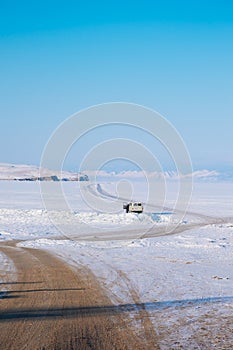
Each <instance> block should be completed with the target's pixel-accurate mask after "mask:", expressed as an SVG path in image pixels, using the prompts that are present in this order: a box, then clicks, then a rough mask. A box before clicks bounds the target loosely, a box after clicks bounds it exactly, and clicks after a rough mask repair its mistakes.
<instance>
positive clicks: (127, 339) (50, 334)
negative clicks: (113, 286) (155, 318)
mask: <svg viewBox="0 0 233 350" xmlns="http://www.w3.org/2000/svg"><path fill="white" fill-rule="evenodd" d="M0 251H2V252H3V253H4V254H6V255H7V256H8V257H9V258H10V259H12V261H13V263H14V264H15V267H16V269H17V272H18V280H17V282H9V283H6V285H5V286H4V287H6V288H7V289H8V290H9V291H8V292H6V294H5V295H3V296H2V298H1V299H0V349H1V350H23V349H27V350H39V349H40V350H59V349H62V350H66V349H80V350H85V349H97V350H98V349H99V350H112V349H117V350H118V349H119V350H121V349H134V350H136V349H140V350H143V349H149V350H151V349H153V350H156V349H159V347H158V343H157V337H156V334H155V332H154V331H153V327H152V326H151V324H148V321H147V322H144V323H143V322H142V324H143V327H144V329H143V331H142V332H141V335H140V336H139V335H136V334H135V333H134V332H133V331H132V329H131V328H130V326H129V324H130V320H129V312H130V311H127V305H123V306H122V305H119V306H113V305H112V304H111V302H110V300H109V299H108V297H107V296H105V294H104V292H103V290H102V289H101V287H100V285H99V284H98V281H96V279H95V278H94V276H93V275H92V274H91V272H90V271H88V270H85V269H80V270H72V269H71V268H70V267H68V266H67V265H66V264H64V263H63V262H62V261H60V260H58V259H57V258H55V257H53V256H51V255H50V254H49V253H47V252H44V251H40V250H31V249H23V248H18V247H16V246H15V244H14V243H11V244H10V243H5V244H3V243H2V244H1V245H0ZM145 313H146V311H145ZM144 316H145V318H146V315H144V314H141V317H144Z"/></svg>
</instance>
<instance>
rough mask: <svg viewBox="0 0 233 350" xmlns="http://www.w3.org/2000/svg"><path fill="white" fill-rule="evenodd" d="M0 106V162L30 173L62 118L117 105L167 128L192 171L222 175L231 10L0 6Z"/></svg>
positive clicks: (120, 4) (229, 113)
mask: <svg viewBox="0 0 233 350" xmlns="http://www.w3.org/2000/svg"><path fill="white" fill-rule="evenodd" d="M0 101H1V103H0V115H1V137H0V162H12V163H28V164H30V163H31V164H39V161H40V156H41V152H42V150H43V147H44V144H45V143H46V141H47V139H48V137H49V136H50V134H51V132H52V131H53V130H54V128H55V127H56V126H57V125H58V124H59V123H61V122H62V121H63V120H64V119H65V118H67V117H68V116H70V115H71V114H73V113H75V112H77V111H78V110H80V109H82V108H84V107H89V106H91V105H94V104H99V103H102V102H109V101H126V102H134V103H138V104H142V105H145V106H148V107H150V108H153V109H155V110H157V111H158V112H159V113H161V114H162V115H164V116H165V117H166V118H167V119H168V120H169V121H170V122H172V123H173V124H174V126H175V127H176V128H177V129H178V131H179V132H180V133H181V135H182V136H183V138H184V140H185V142H186V144H187V146H188V148H189V151H190V154H191V157H192V160H193V163H194V167H195V168H209V169H218V170H225V169H231V168H232V165H233V154H232V152H231V151H232V150H233V136H232V132H233V2H232V1H230V0H218V1H216V0H213V1H209V0H208V1H207V0H202V1H199V0H189V1H187V0H183V1H181V0H177V1H176V0H160V1H157V0H151V1H149V0H144V1H142V0H141V1H137V0H134V1H131V0H129V1H127V0H124V1H121V0H118V1H110V0H108V1H107V0H106V1H101V0H100V1H79V0H76V1H69V0H68V1H59V0H58V1H49V0H48V1H44V0H41V1H23V0H22V1H14V0H13V1H1V2H0ZM72 166H73V164H72V161H71V162H70V167H72Z"/></svg>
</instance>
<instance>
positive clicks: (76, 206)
mask: <svg viewBox="0 0 233 350" xmlns="http://www.w3.org/2000/svg"><path fill="white" fill-rule="evenodd" d="M51 185H52V186H53V185H54V184H52V183H51ZM173 185H174V184H172V183H171V184H170V186H171V191H169V196H170V197H169V196H168V199H167V201H168V202H167V203H168V204H169V203H170V204H171V205H172V204H173V203H174V196H173V192H172V188H173ZM65 186H67V187H66V195H67V198H69V200H70V203H72V205H71V207H72V209H73V210H72V211H71V212H68V213H64V212H58V211H57V212H54V213H53V215H54V216H55V217H56V220H57V221H56V222H58V219H59V220H60V221H61V222H62V221H63V220H65V221H66V223H67V222H69V224H70V226H72V227H73V226H75V228H76V230H77V232H78V231H79V230H83V232H87V230H92V229H94V230H95V228H96V225H97V226H98V229H100V228H102V229H103V230H104V229H107V230H109V228H110V229H111V228H112V229H114V230H115V229H117V230H122V228H124V230H127V229H132V228H135V229H136V228H137V229H139V230H140V228H141V230H142V231H143V230H144V229H145V227H146V226H147V225H151V224H153V225H154V224H155V225H161V226H162V225H165V224H167V222H169V223H172V222H173V221H174V220H176V218H175V215H173V214H172V213H171V212H170V213H164V214H163V215H162V214H161V213H152V212H146V213H145V214H143V215H142V216H137V215H133V214H130V215H127V214H123V213H122V212H121V213H114V214H104V213H98V212H94V211H93V210H91V208H90V207H88V205H87V203H84V202H83V200H82V195H81V192H80V191H79V189H78V187H77V186H76V184H65ZM72 186H75V187H73V188H72ZM174 186H175V185H174ZM103 187H104V188H105V190H106V191H108V192H110V191H112V192H113V193H114V188H113V185H112V184H105V185H104V186H103ZM135 188H136V190H135V191H136V192H135V193H134V195H135V196H138V197H140V195H141V194H142V187H140V186H139V184H138V183H137V186H136V187H135ZM232 190H233V184H232V183H197V184H195V187H194V193H193V197H192V201H191V204H190V206H189V211H190V212H192V213H191V214H189V213H188V214H187V215H186V217H185V218H184V221H185V222H186V224H187V223H188V224H189V222H190V221H191V222H195V220H196V222H197V223H200V222H201V221H203V223H206V225H205V226H203V227H198V226H197V227H196V228H193V229H192V230H188V231H184V232H183V233H180V234H177V235H171V236H164V237H156V238H150V239H136V238H132V239H124V240H119V239H118V240H108V241H98V240H93V241H91V240H87V241H86V240H79V239H78V236H77V237H76V240H72V239H67V238H66V237H64V239H60V238H59V239H58V237H57V236H58V235H59V229H58V227H54V225H53V222H51V215H49V214H51V213H48V212H47V210H45V209H44V208H43V203H42V202H41V200H40V191H39V187H38V184H35V183H33V184H31V183H30V184H29V183H20V184H19V183H14V184H13V183H8V184H7V186H6V183H5V182H4V186H3V184H2V183H0V192H1V196H0V198H1V201H0V240H2V241H4V240H8V239H21V240H23V242H21V243H19V246H24V247H33V248H42V249H47V250H49V251H50V252H52V253H54V254H56V255H58V256H60V257H61V258H62V259H64V260H65V261H67V262H68V263H70V264H71V265H74V266H77V265H83V266H88V267H89V268H90V269H91V270H92V271H93V272H94V274H95V275H96V276H97V277H98V279H99V281H100V282H101V283H102V285H103V286H104V288H105V290H106V292H107V293H108V295H109V297H110V298H111V300H112V301H113V302H114V303H116V304H117V305H121V307H125V309H128V310H131V315H132V325H133V326H134V327H135V328H136V329H137V330H139V329H140V320H138V318H137V317H136V316H137V312H138V311H140V310H141V309H143V308H146V310H147V311H148V317H150V319H151V321H152V322H153V324H154V326H155V330H156V332H157V333H158V335H159V339H160V345H161V349H164V350H168V349H190V350H192V349H230V348H232V346H233V336H232V331H233V328H232V327H233V325H232V315H233V289H232V285H233V284H232V281H233V268H232V266H233V255H232V249H233V209H232V208H233V199H232V196H231V193H232ZM174 193H175V190H174ZM195 213H198V215H197V216H195ZM210 217H214V218H217V219H218V220H217V221H216V223H215V224H213V223H209V221H208V220H209V218H210ZM219 219H221V220H219ZM205 220H206V221H205ZM84 227H85V230H86V231H85V230H84ZM1 258H2V259H4V257H1V256H0V259H1ZM1 266H3V271H6V270H7V268H8V267H7V266H10V265H9V264H8V265H7V263H6V265H4V264H3V265H2V264H1ZM4 273H5V274H6V272H4ZM4 273H3V274H2V275H1V276H0V278H1V279H2V281H4Z"/></svg>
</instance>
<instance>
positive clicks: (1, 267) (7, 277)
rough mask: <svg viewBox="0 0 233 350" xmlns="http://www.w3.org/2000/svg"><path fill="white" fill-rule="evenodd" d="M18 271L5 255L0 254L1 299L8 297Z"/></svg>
mask: <svg viewBox="0 0 233 350" xmlns="http://www.w3.org/2000/svg"><path fill="white" fill-rule="evenodd" d="M16 276H17V275H16V269H15V266H14V264H13V262H12V261H11V260H10V259H9V258H8V257H7V256H6V255H5V254H3V253H0V299H1V298H4V297H5V296H6V292H7V290H9V287H10V285H11V283H12V282H13V281H15V280H16Z"/></svg>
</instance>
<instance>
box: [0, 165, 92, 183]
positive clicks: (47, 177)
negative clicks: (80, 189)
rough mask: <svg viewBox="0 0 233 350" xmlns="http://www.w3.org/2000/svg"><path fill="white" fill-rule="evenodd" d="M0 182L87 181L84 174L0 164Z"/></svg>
mask: <svg viewBox="0 0 233 350" xmlns="http://www.w3.org/2000/svg"><path fill="white" fill-rule="evenodd" d="M0 180H15V181H88V180H89V178H88V176H87V175H85V174H80V173H71V172H68V171H55V170H49V169H40V168H39V167H36V166H33V165H20V164H5V163H0Z"/></svg>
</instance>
